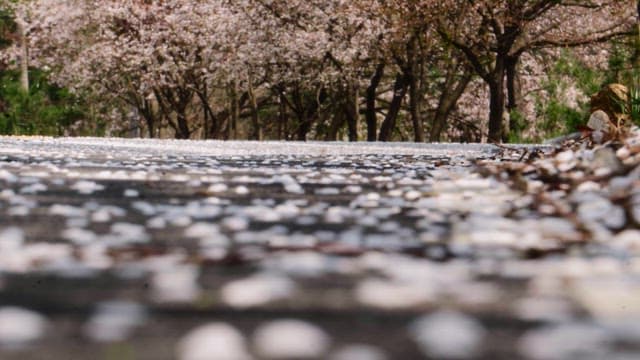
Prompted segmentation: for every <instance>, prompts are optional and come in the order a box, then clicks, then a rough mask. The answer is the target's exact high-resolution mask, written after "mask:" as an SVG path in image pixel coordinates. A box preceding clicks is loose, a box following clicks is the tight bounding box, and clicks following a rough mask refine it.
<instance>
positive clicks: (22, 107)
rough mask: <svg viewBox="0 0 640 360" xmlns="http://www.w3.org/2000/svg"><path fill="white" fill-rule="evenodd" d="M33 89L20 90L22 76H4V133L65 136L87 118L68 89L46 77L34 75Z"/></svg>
mask: <svg viewBox="0 0 640 360" xmlns="http://www.w3.org/2000/svg"><path fill="white" fill-rule="evenodd" d="M30 76H31V88H30V90H29V93H25V92H24V91H23V90H22V89H21V88H20V80H19V77H20V75H19V73H18V72H16V71H7V72H4V73H3V74H1V76H0V99H1V101H2V102H3V104H2V105H3V106H2V107H1V108H0V133H1V134H10V135H63V134H64V131H65V129H66V128H68V127H69V126H71V125H72V124H73V123H75V122H76V121H77V120H79V119H81V118H83V117H84V112H83V109H82V107H81V106H80V105H79V104H78V101H77V99H76V98H75V96H73V95H72V94H70V93H69V91H68V90H66V89H63V88H59V87H57V86H55V85H52V84H51V83H49V82H48V81H47V77H46V74H45V73H44V72H42V71H38V70H34V71H31V73H30Z"/></svg>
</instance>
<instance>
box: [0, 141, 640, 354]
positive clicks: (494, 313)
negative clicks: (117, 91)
mask: <svg viewBox="0 0 640 360" xmlns="http://www.w3.org/2000/svg"><path fill="white" fill-rule="evenodd" d="M497 150H498V149H497V148H496V147H494V146H491V145H461V144H453V145H445V144H431V145H427V144H368V143H362V144H345V143H282V142H272V143H255V142H214V141H206V142H205V141H169V140H165V141H160V140H157V141H152V140H122V139H87V138H79V139H54V138H15V137H0V358H2V359H21V360H25V359H73V360H75V359H87V358H101V359H173V358H179V359H201V358H210V359H224V358H228V359H245V358H265V359H266V358H290V359H293V358H317V359H326V358H332V359H421V358H435V359H442V358H445V359H446V358H451V359H454V358H455V359H460V358H462V359H514V358H531V359H568V358H575V359H588V358H593V359H596V358H607V359H632V358H638V357H640V346H639V345H638V344H640V325H638V324H640V322H638V321H635V320H636V319H637V318H638V316H639V315H640V300H638V299H640V281H639V279H640V276H639V275H640V261H639V260H638V258H637V254H636V253H634V252H629V251H627V250H626V249H625V251H620V250H619V249H617V248H615V247H612V246H608V245H603V244H600V243H597V244H596V243H591V242H585V241H584V236H583V235H584V234H583V233H581V229H579V228H576V227H575V226H574V224H573V223H572V222H570V221H568V220H566V219H563V218H560V217H557V216H549V215H547V214H544V213H541V212H539V211H537V210H535V209H534V208H533V207H532V206H531V199H528V198H527V197H526V196H524V195H523V194H522V193H520V192H519V191H517V190H514V189H510V188H509V187H508V186H507V185H505V184H504V183H502V182H500V181H498V180H496V179H492V178H484V177H482V176H480V175H479V174H477V173H476V171H475V169H476V168H475V167H474V163H475V162H476V161H478V160H480V159H484V160H488V161H500V160H501V159H498V158H496V157H497V156H498V151H497ZM203 354H204V355H203ZM203 356H204V357H203Z"/></svg>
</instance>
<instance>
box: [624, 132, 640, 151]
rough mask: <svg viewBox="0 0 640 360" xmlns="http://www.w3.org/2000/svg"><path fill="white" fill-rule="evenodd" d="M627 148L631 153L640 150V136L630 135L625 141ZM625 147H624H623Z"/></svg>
mask: <svg viewBox="0 0 640 360" xmlns="http://www.w3.org/2000/svg"><path fill="white" fill-rule="evenodd" d="M624 145H625V148H627V149H628V151H629V153H630V154H637V153H639V152H640V136H636V137H630V138H628V139H626V140H625V141H624ZM621 149H624V148H621Z"/></svg>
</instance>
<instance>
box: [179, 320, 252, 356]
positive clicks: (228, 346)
mask: <svg viewBox="0 0 640 360" xmlns="http://www.w3.org/2000/svg"><path fill="white" fill-rule="evenodd" d="M176 355H177V358H178V360H209V359H216V360H249V359H251V358H252V357H251V355H249V352H248V350H247V346H246V340H245V338H244V336H243V335H242V334H241V333H240V332H239V331H238V330H236V329H235V328H234V327H232V326H231V325H228V324H226V323H222V322H214V323H210V324H207V325H202V326H200V327H198V328H195V329H193V330H191V331H190V332H189V333H188V334H186V335H185V336H184V337H183V338H182V339H181V340H180V342H179V343H178V346H177V347H176Z"/></svg>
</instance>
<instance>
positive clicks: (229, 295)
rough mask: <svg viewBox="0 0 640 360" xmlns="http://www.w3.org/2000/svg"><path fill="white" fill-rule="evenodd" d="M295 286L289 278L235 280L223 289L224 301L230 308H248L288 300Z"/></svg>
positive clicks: (267, 277) (259, 277)
mask: <svg viewBox="0 0 640 360" xmlns="http://www.w3.org/2000/svg"><path fill="white" fill-rule="evenodd" d="M294 288H295V284H294V283H293V281H291V280H290V279H289V278H287V277H282V276H276V275H271V274H258V275H254V276H251V277H248V278H245V279H240V280H235V281H232V282H230V283H228V284H226V285H225V286H224V287H222V290H221V293H222V299H223V300H224V302H225V303H227V304H228V305H230V306H233V307H238V308H246V307H253V306H259V305H264V304H267V303H269V302H272V301H276V300H280V299H286V298H287V297H289V296H290V295H291V293H292V292H293V290H294Z"/></svg>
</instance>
